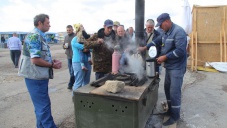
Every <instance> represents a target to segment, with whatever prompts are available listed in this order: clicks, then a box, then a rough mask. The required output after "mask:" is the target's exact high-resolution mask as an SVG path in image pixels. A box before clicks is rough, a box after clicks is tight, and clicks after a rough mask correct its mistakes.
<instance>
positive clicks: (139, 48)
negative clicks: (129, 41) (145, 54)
mask: <svg viewBox="0 0 227 128" xmlns="http://www.w3.org/2000/svg"><path fill="white" fill-rule="evenodd" d="M145 50H147V46H144V47H138V48H137V51H140V52H142V51H145Z"/></svg>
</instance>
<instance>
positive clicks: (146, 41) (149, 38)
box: [146, 33, 153, 43]
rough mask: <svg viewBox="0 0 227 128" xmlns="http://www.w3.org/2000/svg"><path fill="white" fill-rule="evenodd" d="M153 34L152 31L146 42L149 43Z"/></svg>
mask: <svg viewBox="0 0 227 128" xmlns="http://www.w3.org/2000/svg"><path fill="white" fill-rule="evenodd" d="M152 35H153V33H151V34H150V35H149V37H148V38H147V40H146V43H147V41H148V40H149V39H150V38H151V36H152Z"/></svg>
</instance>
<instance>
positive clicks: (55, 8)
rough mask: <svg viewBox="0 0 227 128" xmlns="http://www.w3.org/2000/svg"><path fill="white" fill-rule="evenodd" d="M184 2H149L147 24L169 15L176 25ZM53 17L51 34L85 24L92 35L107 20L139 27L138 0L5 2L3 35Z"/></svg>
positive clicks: (208, 1) (197, 1)
mask: <svg viewBox="0 0 227 128" xmlns="http://www.w3.org/2000/svg"><path fill="white" fill-rule="evenodd" d="M188 2H189V4H190V6H191V8H192V7H193V5H202V6H206V5H227V0H188ZM182 3H183V0H145V20H146V19H154V20H155V21H156V18H157V16H158V15H160V14H161V13H163V12H168V13H169V14H170V16H171V19H172V20H173V22H175V23H178V22H180V20H179V19H181V15H180V12H181V10H182V5H183V4H182ZM40 13H46V14H48V15H49V16H50V24H51V28H50V30H49V32H64V31H65V30H66V29H65V28H66V26H67V25H69V24H70V25H73V24H75V23H82V24H83V25H84V27H85V29H86V31H88V32H89V33H93V32H97V31H98V29H100V28H102V27H103V24H104V21H105V20H106V19H111V20H113V21H119V22H120V23H121V24H123V25H125V27H126V28H128V27H130V26H132V27H134V26H135V20H134V19H135V0H1V2H0V18H1V19H0V32H3V31H26V32H27V31H31V30H32V29H33V28H34V25H33V18H34V16H35V15H37V14H40Z"/></svg>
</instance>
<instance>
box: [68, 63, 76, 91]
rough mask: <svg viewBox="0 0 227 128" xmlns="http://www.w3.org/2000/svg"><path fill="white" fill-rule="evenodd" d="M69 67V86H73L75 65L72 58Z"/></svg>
mask: <svg viewBox="0 0 227 128" xmlns="http://www.w3.org/2000/svg"><path fill="white" fill-rule="evenodd" d="M68 69H69V75H70V79H69V83H68V86H69V87H72V86H73V84H74V82H75V77H74V72H73V66H72V59H68Z"/></svg>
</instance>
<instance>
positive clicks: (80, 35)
mask: <svg viewBox="0 0 227 128" xmlns="http://www.w3.org/2000/svg"><path fill="white" fill-rule="evenodd" d="M74 28H75V29H76V36H77V42H79V43H80V44H84V42H85V39H88V38H90V35H88V34H87V33H86V32H85V30H84V27H83V25H82V24H75V25H74ZM83 50H84V49H83ZM83 50H81V51H79V53H80V62H81V67H82V70H87V68H86V67H85V65H84V57H85V56H87V57H88V62H89V63H90V64H91V65H92V61H91V53H90V50H89V51H88V52H83Z"/></svg>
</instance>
